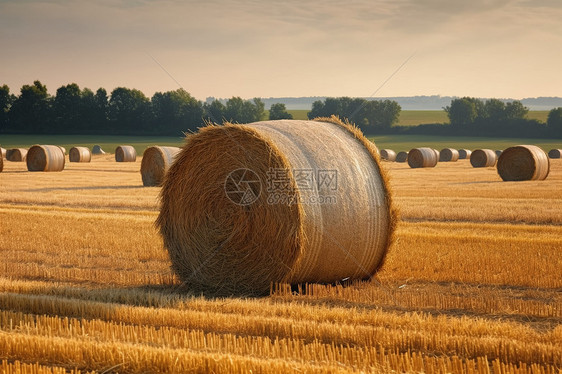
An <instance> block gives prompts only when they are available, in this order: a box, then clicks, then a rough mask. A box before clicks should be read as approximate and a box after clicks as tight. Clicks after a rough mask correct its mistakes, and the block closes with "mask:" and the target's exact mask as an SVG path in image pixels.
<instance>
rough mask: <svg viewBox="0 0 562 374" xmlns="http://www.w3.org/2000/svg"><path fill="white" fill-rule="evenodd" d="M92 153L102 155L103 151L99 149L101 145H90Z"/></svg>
mask: <svg viewBox="0 0 562 374" xmlns="http://www.w3.org/2000/svg"><path fill="white" fill-rule="evenodd" d="M92 154H93V155H104V154H105V151H104V150H103V149H101V147H100V146H99V145H94V146H93V147H92Z"/></svg>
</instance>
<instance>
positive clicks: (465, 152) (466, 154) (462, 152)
mask: <svg viewBox="0 0 562 374" xmlns="http://www.w3.org/2000/svg"><path fill="white" fill-rule="evenodd" d="M471 154H472V151H471V150H469V149H459V160H465V159H467V158H470V155H471Z"/></svg>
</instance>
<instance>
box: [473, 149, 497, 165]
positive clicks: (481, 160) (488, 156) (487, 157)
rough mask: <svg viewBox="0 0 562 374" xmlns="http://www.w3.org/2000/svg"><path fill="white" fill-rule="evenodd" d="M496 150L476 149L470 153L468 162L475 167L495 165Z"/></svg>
mask: <svg viewBox="0 0 562 374" xmlns="http://www.w3.org/2000/svg"><path fill="white" fill-rule="evenodd" d="M497 157H498V156H496V152H494V151H493V150H491V149H477V150H475V151H474V152H472V154H471V155H470V164H471V165H472V167H475V168H487V167H492V166H494V165H496V160H497Z"/></svg>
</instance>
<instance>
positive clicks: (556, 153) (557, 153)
mask: <svg viewBox="0 0 562 374" xmlns="http://www.w3.org/2000/svg"><path fill="white" fill-rule="evenodd" d="M548 157H550V158H561V157H562V149H551V150H550V151H549V152H548Z"/></svg>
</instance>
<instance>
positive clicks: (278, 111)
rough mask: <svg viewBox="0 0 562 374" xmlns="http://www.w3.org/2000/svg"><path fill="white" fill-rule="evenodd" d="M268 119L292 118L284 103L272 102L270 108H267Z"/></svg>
mask: <svg viewBox="0 0 562 374" xmlns="http://www.w3.org/2000/svg"><path fill="white" fill-rule="evenodd" d="M269 119H270V120H274V119H293V115H292V114H291V113H288V112H287V108H285V104H283V103H276V104H272V105H271V108H269Z"/></svg>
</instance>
